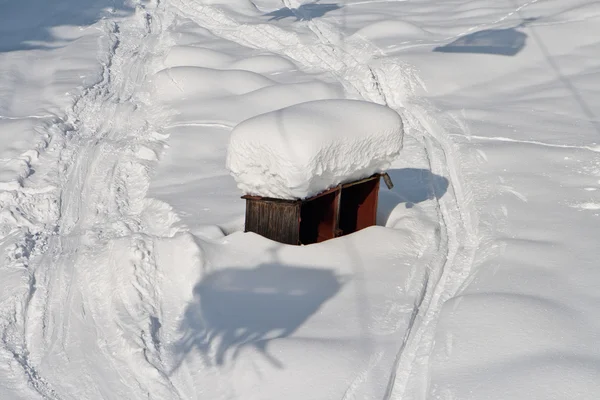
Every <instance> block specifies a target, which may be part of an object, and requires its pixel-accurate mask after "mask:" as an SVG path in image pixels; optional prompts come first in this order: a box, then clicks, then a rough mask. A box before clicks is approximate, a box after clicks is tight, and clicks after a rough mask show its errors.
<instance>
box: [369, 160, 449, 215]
mask: <svg viewBox="0 0 600 400" xmlns="http://www.w3.org/2000/svg"><path fill="white" fill-rule="evenodd" d="M388 174H389V176H390V178H392V182H393V183H394V187H393V188H392V189H391V190H389V191H385V190H382V191H381V192H380V193H379V203H378V212H377V214H378V215H377V220H378V223H380V224H381V225H385V223H383V222H384V221H387V220H388V217H389V216H390V215H391V213H392V211H394V209H395V208H396V207H397V206H398V204H402V203H404V204H406V208H411V207H413V206H414V205H415V204H418V203H421V202H423V201H427V200H432V199H439V198H440V197H442V196H443V195H444V194H445V193H446V191H447V190H448V184H449V183H448V179H446V178H444V177H443V176H439V175H436V174H434V173H432V172H431V171H429V170H427V169H421V168H402V169H392V170H389V171H388Z"/></svg>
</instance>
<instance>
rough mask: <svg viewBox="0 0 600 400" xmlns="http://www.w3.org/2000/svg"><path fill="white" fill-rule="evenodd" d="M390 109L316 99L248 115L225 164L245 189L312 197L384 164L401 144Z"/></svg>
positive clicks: (399, 122) (399, 129) (396, 119)
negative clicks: (250, 116)
mask: <svg viewBox="0 0 600 400" xmlns="http://www.w3.org/2000/svg"><path fill="white" fill-rule="evenodd" d="M402 139H403V126H402V120H401V118H400V116H399V115H398V113H396V112H395V111H394V110H392V109H390V108H387V107H385V106H381V105H378V104H375V103H369V102H365V101H357V100H318V101H311V102H307V103H302V104H297V105H294V106H291V107H287V108H282V109H280V110H277V111H273V112H269V113H266V114H262V115H258V116H256V117H253V118H250V119H249V120H246V121H244V122H242V123H240V124H239V125H238V126H236V127H235V129H234V130H233V132H232V134H231V138H230V142H229V149H228V153H227V168H228V169H229V170H230V171H231V174H232V175H233V177H234V178H235V180H236V182H237V185H238V187H239V188H240V189H241V190H242V191H243V192H244V193H246V194H251V195H257V196H264V197H275V198H284V199H298V198H300V199H302V198H306V197H310V196H313V195H315V194H317V193H319V192H321V191H323V190H326V189H329V188H331V187H333V186H336V185H338V184H340V183H343V182H349V181H352V180H356V179H360V178H365V177H368V176H370V175H372V174H374V173H376V172H381V171H384V170H385V169H387V168H388V167H389V166H390V164H391V162H392V161H393V160H394V159H396V158H397V156H398V154H399V153H400V150H401V149H402Z"/></svg>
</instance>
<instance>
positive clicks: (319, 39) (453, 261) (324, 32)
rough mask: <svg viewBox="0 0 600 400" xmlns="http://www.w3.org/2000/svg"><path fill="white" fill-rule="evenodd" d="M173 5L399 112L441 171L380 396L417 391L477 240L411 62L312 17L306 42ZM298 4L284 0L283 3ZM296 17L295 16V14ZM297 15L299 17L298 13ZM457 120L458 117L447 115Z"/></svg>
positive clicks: (452, 160) (446, 144)
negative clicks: (421, 272) (425, 255)
mask: <svg viewBox="0 0 600 400" xmlns="http://www.w3.org/2000/svg"><path fill="white" fill-rule="evenodd" d="M173 4H175V6H176V7H177V8H178V9H179V10H180V12H181V13H182V14H183V15H184V16H186V17H188V18H190V19H192V20H193V21H195V22H196V23H198V25H200V26H201V27H203V28H206V29H208V30H209V31H211V32H212V33H213V34H214V35H216V36H219V37H223V38H225V39H228V40H231V41H233V42H237V43H239V44H241V45H243V46H249V47H252V48H257V49H264V50H268V51H270V52H273V53H276V54H283V55H285V56H287V57H289V58H291V59H292V60H294V61H296V62H297V63H298V64H300V65H302V66H303V67H304V68H306V69H308V70H311V69H315V68H317V69H321V70H323V71H329V72H331V73H333V74H334V76H336V77H337V79H338V80H339V81H340V83H342V84H343V85H344V87H346V89H347V90H348V91H349V92H350V93H355V94H356V95H357V96H359V98H363V99H365V100H369V101H373V102H376V103H380V104H385V105H387V106H389V107H391V108H392V109H395V110H396V111H398V112H399V113H400V115H402V117H403V118H404V120H405V123H406V134H407V135H410V136H413V137H414V138H415V139H417V140H418V141H419V142H421V143H422V145H423V148H424V151H425V154H426V157H427V159H428V163H429V166H430V170H431V171H432V172H433V173H435V174H438V175H440V176H445V177H448V179H449V180H450V187H449V188H448V193H447V194H446V195H445V196H443V197H442V198H441V199H438V200H437V204H438V215H439V223H440V227H441V230H440V232H439V238H438V240H439V242H438V248H437V254H436V257H435V261H434V262H433V264H431V265H428V266H427V267H426V268H427V270H428V273H427V276H428V277H427V278H426V281H425V282H423V285H422V292H421V295H420V297H419V299H418V301H417V304H416V305H415V309H414V314H413V322H412V323H411V327H410V329H409V331H408V332H407V335H406V337H405V339H404V342H403V344H402V346H401V349H400V351H399V353H398V356H397V364H398V367H397V369H396V371H392V375H391V376H390V383H389V386H388V395H387V396H386V397H387V398H391V399H396V398H413V397H412V396H414V398H423V397H425V395H426V390H427V358H428V354H429V353H430V352H431V349H432V346H433V337H434V334H435V322H436V317H437V315H438V313H439V311H440V309H441V306H442V304H443V303H444V301H445V300H447V299H449V298H450V297H452V296H453V295H454V294H456V293H457V292H458V290H459V288H460V287H461V285H462V284H463V283H464V282H465V280H466V278H467V276H468V274H469V272H470V270H471V266H472V263H473V257H474V253H475V250H476V248H477V243H478V240H479V238H478V234H477V221H475V220H474V211H473V209H472V208H471V205H470V204H471V194H470V192H469V190H468V189H464V183H463V181H462V177H461V173H460V169H459V162H458V161H457V159H456V156H455V154H454V152H455V150H454V145H453V143H452V140H451V139H450V137H449V135H448V133H447V132H446V130H445V128H444V126H443V124H446V125H450V124H449V123H448V122H444V121H442V122H441V123H440V122H437V121H438V120H439V119H440V118H439V117H433V114H434V110H432V109H431V107H430V106H428V105H427V104H424V103H423V102H422V101H419V99H415V96H414V95H413V93H414V90H415V88H417V87H419V86H420V85H421V83H420V81H419V79H418V78H417V77H416V76H415V74H414V72H413V71H412V69H411V68H410V66H408V65H406V64H404V63H403V62H402V61H400V60H393V59H383V60H377V59H376V58H375V57H376V56H377V55H379V54H380V51H379V50H378V49H377V48H376V46H373V45H371V44H370V43H369V42H368V41H366V40H362V39H360V40H357V39H351V40H345V38H341V39H340V36H341V35H342V34H341V31H340V30H339V29H336V27H335V26H332V25H331V24H329V23H326V22H322V21H319V20H316V19H314V20H309V21H306V22H305V23H306V26H307V27H308V28H309V29H310V30H311V31H312V32H313V33H314V38H315V41H314V42H313V43H306V42H303V41H301V40H300V37H299V36H298V34H297V33H296V32H292V31H286V30H284V29H282V28H280V27H277V26H275V25H273V24H260V23H258V24H245V23H240V22H238V21H236V20H235V18H234V17H232V16H229V15H227V14H226V13H225V12H224V11H223V10H221V9H219V8H218V7H215V6H210V5H204V4H200V3H198V2H194V1H185V0H175V1H173ZM300 5H301V4H300V3H292V2H285V1H284V6H285V7H287V8H289V9H290V10H297V9H298V7H299V6H300ZM300 17H302V16H300ZM299 19H302V18H299ZM453 122H454V121H453ZM454 123H455V124H457V125H458V126H460V123H458V122H457V121H456V122H454Z"/></svg>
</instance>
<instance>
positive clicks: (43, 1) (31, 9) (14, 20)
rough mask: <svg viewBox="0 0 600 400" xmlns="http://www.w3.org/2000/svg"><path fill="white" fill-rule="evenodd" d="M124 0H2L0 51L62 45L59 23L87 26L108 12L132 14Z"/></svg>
mask: <svg viewBox="0 0 600 400" xmlns="http://www.w3.org/2000/svg"><path fill="white" fill-rule="evenodd" d="M134 11H135V9H134V8H133V7H132V6H130V5H127V4H126V2H125V1H123V0H55V1H48V0H18V1H5V2H2V1H0V53H2V52H10V51H17V50H30V49H38V50H45V49H53V48H59V47H63V46H65V45H66V44H68V43H69V42H71V41H72V40H74V39H72V38H69V37H65V36H64V34H62V35H61V32H60V30H59V29H57V28H60V27H66V26H68V27H87V26H89V25H92V24H94V23H96V22H98V21H100V20H102V19H104V18H106V17H109V16H124V15H129V14H132V13H133V12H134Z"/></svg>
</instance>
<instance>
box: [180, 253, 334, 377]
mask: <svg viewBox="0 0 600 400" xmlns="http://www.w3.org/2000/svg"><path fill="white" fill-rule="evenodd" d="M342 285H343V283H342V282H341V281H340V279H339V278H338V277H337V276H336V275H335V274H334V273H333V272H332V271H330V270H326V269H317V268H304V267H292V266H283V265H277V264H263V265H260V266H258V267H256V268H252V269H246V268H225V269H220V270H218V271H215V272H212V273H209V274H208V275H206V276H205V277H204V278H203V279H202V280H201V281H200V282H199V283H198V284H197V285H196V287H195V288H194V301H193V302H192V303H190V304H189V305H188V307H187V308H186V311H185V314H184V319H183V322H182V324H181V327H180V330H181V332H182V337H181V338H180V340H179V341H178V342H177V344H176V348H175V351H176V354H177V360H178V363H177V365H176V366H175V369H176V368H178V367H179V365H180V364H181V362H182V361H183V359H184V358H185V356H186V355H187V354H188V353H190V352H191V351H193V350H197V351H199V352H200V353H201V354H202V356H203V357H204V359H205V362H206V363H207V364H209V365H217V366H221V365H223V364H225V363H226V362H234V361H235V360H236V358H237V357H238V356H239V354H240V352H241V351H242V350H243V349H245V348H254V349H256V350H258V351H259V352H260V353H261V354H263V355H264V356H265V357H266V358H267V359H268V360H269V361H270V362H271V363H272V364H273V365H275V366H277V367H279V368H282V367H283V365H282V363H281V362H280V361H279V360H277V358H275V357H274V356H272V355H271V354H270V353H269V352H268V348H267V347H268V344H269V342H271V341H272V340H275V339H280V338H284V337H287V336H289V335H291V334H292V333H294V332H295V331H296V330H297V329H298V328H299V327H300V326H301V325H302V324H303V323H304V322H306V320H308V318H309V317H310V316H311V315H313V314H314V313H315V312H317V310H318V309H319V308H320V307H321V306H322V305H323V304H324V303H325V302H326V301H327V300H329V299H331V298H332V297H333V296H334V295H335V294H336V293H337V292H338V291H339V290H340V289H341V287H342Z"/></svg>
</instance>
